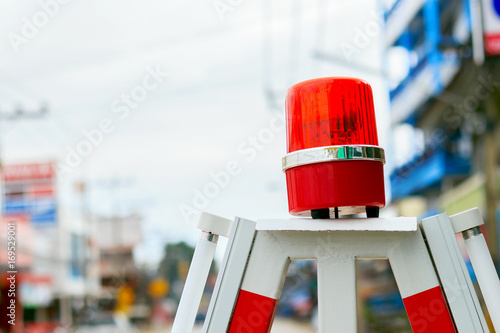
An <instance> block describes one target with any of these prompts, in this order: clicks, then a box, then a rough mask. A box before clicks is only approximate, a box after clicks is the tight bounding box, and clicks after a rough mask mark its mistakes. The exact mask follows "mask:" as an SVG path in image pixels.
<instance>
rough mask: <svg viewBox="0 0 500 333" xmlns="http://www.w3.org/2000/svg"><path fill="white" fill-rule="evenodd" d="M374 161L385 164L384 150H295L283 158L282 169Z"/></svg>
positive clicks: (328, 147)
mask: <svg viewBox="0 0 500 333" xmlns="http://www.w3.org/2000/svg"><path fill="white" fill-rule="evenodd" d="M352 160H355V161H360V160H363V161H376V162H381V163H384V164H385V153H384V149H382V148H380V147H377V146H366V145H356V146H326V147H318V148H308V149H303V150H297V151H294V152H292V153H290V154H287V155H286V156H285V157H283V160H282V168H283V171H286V170H288V169H290V168H294V167H298V166H301V165H307V164H314V163H322V162H331V161H352Z"/></svg>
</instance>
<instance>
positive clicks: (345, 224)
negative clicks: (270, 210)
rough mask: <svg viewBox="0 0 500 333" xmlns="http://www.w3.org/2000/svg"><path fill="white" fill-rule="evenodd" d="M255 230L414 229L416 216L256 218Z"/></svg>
mask: <svg viewBox="0 0 500 333" xmlns="http://www.w3.org/2000/svg"><path fill="white" fill-rule="evenodd" d="M256 229H257V230H269V231H272V230H283V231H285V230H288V231H416V230H417V218H416V217H393V218H369V219H367V218H359V219H345V218H342V219H328V220H313V219H311V218H290V219H262V220H257V226H256Z"/></svg>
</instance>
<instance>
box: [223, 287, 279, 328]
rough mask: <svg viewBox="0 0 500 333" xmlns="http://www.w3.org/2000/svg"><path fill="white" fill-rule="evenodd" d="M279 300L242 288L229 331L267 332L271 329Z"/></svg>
mask: <svg viewBox="0 0 500 333" xmlns="http://www.w3.org/2000/svg"><path fill="white" fill-rule="evenodd" d="M277 305H278V302H277V301H276V300H275V299H273V298H269V297H266V296H262V295H259V294H255V293H252V292H249V291H246V290H243V289H241V290H240V294H239V296H238V300H237V301H236V307H235V309H234V313H233V318H232V319H231V324H230V325H229V331H228V333H267V332H269V331H270V330H271V325H272V324H273V320H274V313H275V312H276V307H277Z"/></svg>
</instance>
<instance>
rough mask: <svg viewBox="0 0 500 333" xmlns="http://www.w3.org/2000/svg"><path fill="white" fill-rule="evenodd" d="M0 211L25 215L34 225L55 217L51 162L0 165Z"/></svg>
mask: <svg viewBox="0 0 500 333" xmlns="http://www.w3.org/2000/svg"><path fill="white" fill-rule="evenodd" d="M2 183H3V187H2V189H3V199H4V200H3V214H4V215H5V216H17V215H25V216H27V217H28V219H29V220H30V221H31V222H33V223H36V224H52V223H55V222H56V220H57V202H56V194H55V172H54V164H53V163H30V164H15V165H6V166H4V167H3V168H2Z"/></svg>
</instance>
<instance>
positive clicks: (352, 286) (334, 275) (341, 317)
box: [318, 257, 357, 333]
mask: <svg viewBox="0 0 500 333" xmlns="http://www.w3.org/2000/svg"><path fill="white" fill-rule="evenodd" d="M318 291H319V292H318V314H319V331H320V332H339V333H356V320H357V318H356V313H357V309H356V259H355V258H354V257H344V258H331V257H330V258H318Z"/></svg>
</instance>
